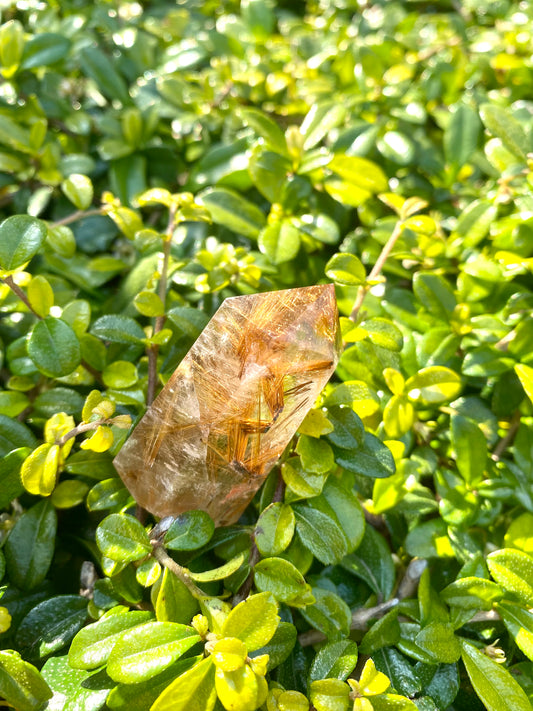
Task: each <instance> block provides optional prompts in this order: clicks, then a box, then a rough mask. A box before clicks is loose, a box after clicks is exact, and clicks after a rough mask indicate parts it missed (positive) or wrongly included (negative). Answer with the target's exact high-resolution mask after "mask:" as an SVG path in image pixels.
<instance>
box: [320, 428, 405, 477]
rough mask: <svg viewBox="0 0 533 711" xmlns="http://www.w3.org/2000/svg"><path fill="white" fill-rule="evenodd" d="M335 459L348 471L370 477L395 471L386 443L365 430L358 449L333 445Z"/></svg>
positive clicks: (390, 473)
mask: <svg viewBox="0 0 533 711" xmlns="http://www.w3.org/2000/svg"><path fill="white" fill-rule="evenodd" d="M334 453H335V461H336V462H337V464H338V465H339V466H341V467H344V468H345V469H347V470H348V471H350V472H354V473H355V474H360V475H361V476H367V477H370V478H372V479H379V478H384V477H389V476H392V474H394V472H395V471H396V466H395V464H394V457H393V456H392V452H391V451H390V449H389V448H388V447H387V445H386V444H383V442H382V441H381V440H380V439H378V438H377V437H376V436H375V435H373V434H371V433H370V432H365V438H364V445H363V446H362V447H359V449H358V450H356V451H352V450H349V449H340V448H337V447H335V448H334Z"/></svg>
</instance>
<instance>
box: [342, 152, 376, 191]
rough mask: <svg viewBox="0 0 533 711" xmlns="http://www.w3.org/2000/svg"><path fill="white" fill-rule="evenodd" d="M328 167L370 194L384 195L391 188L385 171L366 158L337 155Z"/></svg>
mask: <svg viewBox="0 0 533 711" xmlns="http://www.w3.org/2000/svg"><path fill="white" fill-rule="evenodd" d="M328 167H329V168H331V170H332V171H333V172H334V173H337V175H339V176H340V177H341V178H342V179H343V180H346V181H348V182H349V183H352V184H353V185H356V186H357V187H358V188H362V189H363V190H368V192H370V193H382V192H385V191H386V190H387V189H388V187H389V183H388V180H387V176H386V175H385V173H384V172H383V170H382V169H381V168H380V167H379V166H378V165H377V164H376V163H373V162H372V161H371V160H368V159H366V158H360V157H359V156H347V155H342V154H337V155H336V156H335V157H334V158H333V160H332V161H331V163H330V164H329V166H328Z"/></svg>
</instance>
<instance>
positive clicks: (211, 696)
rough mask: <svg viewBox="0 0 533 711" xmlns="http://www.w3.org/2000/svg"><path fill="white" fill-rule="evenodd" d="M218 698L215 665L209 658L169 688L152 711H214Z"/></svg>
mask: <svg viewBox="0 0 533 711" xmlns="http://www.w3.org/2000/svg"><path fill="white" fill-rule="evenodd" d="M216 698H217V693H216V690H215V665H214V664H213V659H212V657H208V658H207V659H204V660H203V661H201V662H200V663H199V664H196V665H195V666H194V667H192V669H189V670H188V671H186V672H185V673H184V674H182V675H181V676H179V677H178V678H177V679H175V681H173V682H172V684H170V685H169V686H167V688H166V689H165V691H163V693H162V694H161V695H160V696H159V697H158V699H157V700H156V702H155V703H154V704H153V706H152V708H151V709H150V711H212V710H213V708H214V706H215V702H216Z"/></svg>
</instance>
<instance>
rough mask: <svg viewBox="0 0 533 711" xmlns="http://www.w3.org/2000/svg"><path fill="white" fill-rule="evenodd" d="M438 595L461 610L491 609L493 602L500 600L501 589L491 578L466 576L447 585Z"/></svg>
mask: <svg viewBox="0 0 533 711" xmlns="http://www.w3.org/2000/svg"><path fill="white" fill-rule="evenodd" d="M440 596H441V597H442V599H443V600H444V602H446V603H447V604H448V605H450V606H455V607H460V608H462V609H463V610H479V609H481V610H491V609H492V606H493V604H494V602H496V601H497V600H501V598H502V596H503V591H502V589H501V587H500V586H499V585H497V584H496V583H493V582H492V580H485V579H483V578H475V577H466V578H459V579H458V580H454V582H453V583H450V584H449V585H447V586H446V587H445V588H444V590H442V591H441V593H440Z"/></svg>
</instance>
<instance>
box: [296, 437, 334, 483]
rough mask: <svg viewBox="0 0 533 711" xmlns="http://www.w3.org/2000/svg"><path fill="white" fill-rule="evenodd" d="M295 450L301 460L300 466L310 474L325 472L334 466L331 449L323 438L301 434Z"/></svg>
mask: <svg viewBox="0 0 533 711" xmlns="http://www.w3.org/2000/svg"><path fill="white" fill-rule="evenodd" d="M296 451H297V452H298V454H299V455H300V458H301V460H302V466H303V468H304V470H305V471H306V472H310V473H311V474H325V473H326V472H329V471H330V470H331V469H333V467H334V466H335V460H334V458H333V451H332V449H331V447H330V446H329V444H328V443H327V442H326V440H324V439H317V438H316V437H308V436H307V435H301V436H300V438H299V439H298V444H297V445H296Z"/></svg>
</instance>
